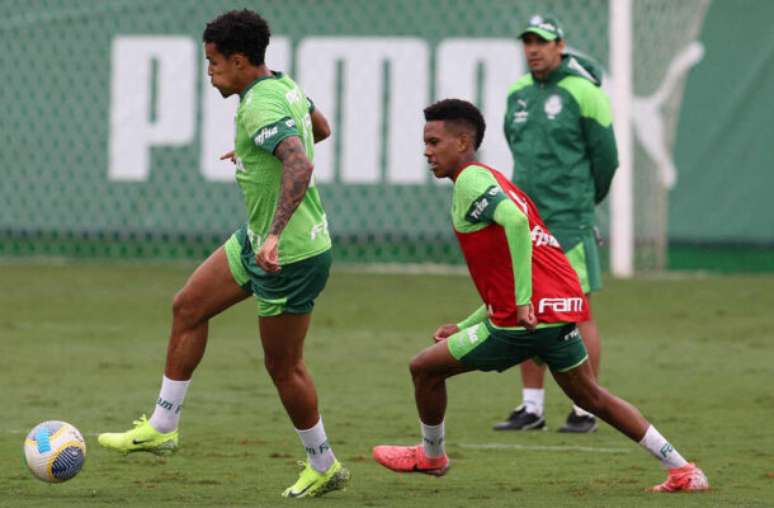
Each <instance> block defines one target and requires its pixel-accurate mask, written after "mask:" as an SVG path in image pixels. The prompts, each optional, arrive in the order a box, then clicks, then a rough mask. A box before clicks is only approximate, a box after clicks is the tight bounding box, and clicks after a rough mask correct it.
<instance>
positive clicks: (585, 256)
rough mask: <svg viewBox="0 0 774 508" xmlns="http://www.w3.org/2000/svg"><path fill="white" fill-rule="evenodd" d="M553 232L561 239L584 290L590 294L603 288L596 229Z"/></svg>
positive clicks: (560, 241) (552, 231)
mask: <svg viewBox="0 0 774 508" xmlns="http://www.w3.org/2000/svg"><path fill="white" fill-rule="evenodd" d="M549 229H550V228H549ZM551 233H552V234H553V235H554V236H555V237H556V239H557V240H559V244H560V245H561V246H562V249H563V250H564V254H565V255H566V256H567V259H568V260H569V261H570V265H572V267H573V269H574V270H575V273H577V274H578V279H580V283H581V289H582V290H583V292H584V293H587V294H588V293H591V292H594V291H599V290H600V289H602V264H601V263H600V261H599V244H598V243H597V237H596V234H595V233H594V230H593V229H584V230H561V229H558V230H556V231H554V230H553V229H551Z"/></svg>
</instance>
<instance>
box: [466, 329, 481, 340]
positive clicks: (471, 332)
mask: <svg viewBox="0 0 774 508" xmlns="http://www.w3.org/2000/svg"><path fill="white" fill-rule="evenodd" d="M476 330H478V327H477V326H474V327H472V328H468V330H467V333H468V340H469V341H470V343H471V344H475V343H476V342H478V341H479V338H478V334H477V333H476Z"/></svg>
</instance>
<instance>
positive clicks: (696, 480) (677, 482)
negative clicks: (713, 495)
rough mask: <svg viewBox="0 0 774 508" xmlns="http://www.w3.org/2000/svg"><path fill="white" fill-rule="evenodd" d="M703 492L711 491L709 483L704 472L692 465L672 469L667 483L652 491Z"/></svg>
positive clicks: (657, 486)
mask: <svg viewBox="0 0 774 508" xmlns="http://www.w3.org/2000/svg"><path fill="white" fill-rule="evenodd" d="M701 490H709V481H707V477H706V476H705V475H704V471H702V470H701V469H699V468H698V467H697V466H696V464H692V463H691V464H686V465H684V466H683V467H675V468H672V469H670V470H669V476H667V479H666V481H665V482H664V483H661V484H659V485H656V486H655V487H652V488H651V489H650V491H651V492H693V491H701Z"/></svg>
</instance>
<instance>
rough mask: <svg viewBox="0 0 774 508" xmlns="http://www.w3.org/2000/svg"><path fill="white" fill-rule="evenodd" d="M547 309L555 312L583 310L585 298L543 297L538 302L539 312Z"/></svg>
mask: <svg viewBox="0 0 774 508" xmlns="http://www.w3.org/2000/svg"><path fill="white" fill-rule="evenodd" d="M547 309H551V310H553V311H554V312H581V311H583V298H578V297H575V298H541V300H540V301H539V302H538V313H540V314H542V313H543V312H545V311H546V310H547Z"/></svg>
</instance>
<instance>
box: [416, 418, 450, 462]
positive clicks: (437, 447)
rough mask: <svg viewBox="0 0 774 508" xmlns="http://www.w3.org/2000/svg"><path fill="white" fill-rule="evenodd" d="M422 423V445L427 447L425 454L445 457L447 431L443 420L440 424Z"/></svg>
mask: <svg viewBox="0 0 774 508" xmlns="http://www.w3.org/2000/svg"><path fill="white" fill-rule="evenodd" d="M419 423H421V424H422V445H423V447H424V449H425V455H427V456H428V457H443V456H444V455H446V450H445V449H444V441H445V438H446V436H445V432H444V427H443V422H441V423H439V424H438V425H425V424H424V423H423V422H421V421H420V422H419Z"/></svg>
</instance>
